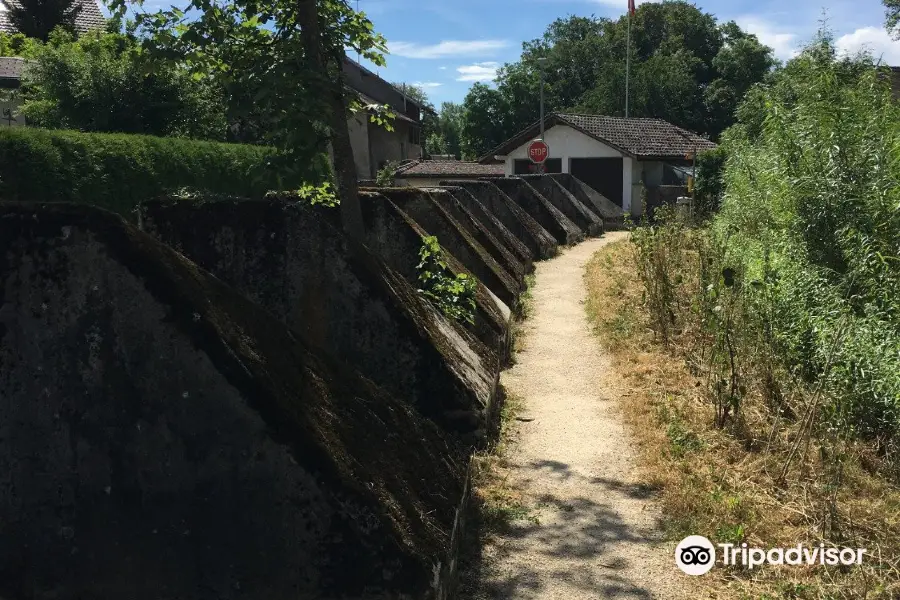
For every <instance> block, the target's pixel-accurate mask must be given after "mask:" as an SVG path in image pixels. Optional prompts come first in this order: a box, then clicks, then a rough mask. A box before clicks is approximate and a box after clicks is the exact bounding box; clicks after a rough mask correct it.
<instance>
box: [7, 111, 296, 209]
mask: <svg viewBox="0 0 900 600" xmlns="http://www.w3.org/2000/svg"><path fill="white" fill-rule="evenodd" d="M277 162H278V156H277V154H276V151H275V150H274V149H272V148H269V147H265V146H250V145H243V144H223V143H217V142H200V141H194V140H185V139H179V138H161V137H152V136H145V135H131V134H108V133H80V132H77V131H51V130H46V129H34V128H28V127H17V128H3V129H0V199H2V200H18V201H25V202H79V203H87V204H93V205H95V206H101V207H103V208H106V209H109V210H112V211H114V212H117V213H119V214H121V215H123V216H125V217H127V218H132V217H133V214H132V212H133V210H134V207H135V206H136V205H137V204H139V203H140V202H142V201H144V200H147V199H151V198H156V197H159V196H161V195H163V194H167V193H169V192H172V191H175V190H178V189H181V188H191V189H194V190H199V191H203V192H211V193H214V194H225V195H230V196H259V195H262V194H264V193H265V192H266V191H268V190H272V189H289V188H295V187H299V185H300V178H299V177H297V176H287V177H280V176H279V174H283V173H284V171H283V170H280V169H276V168H275V164H276V163H277Z"/></svg>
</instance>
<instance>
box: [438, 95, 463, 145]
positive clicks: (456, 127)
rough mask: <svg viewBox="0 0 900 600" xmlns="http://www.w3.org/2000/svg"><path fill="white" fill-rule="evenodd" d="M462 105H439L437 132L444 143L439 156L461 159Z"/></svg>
mask: <svg viewBox="0 0 900 600" xmlns="http://www.w3.org/2000/svg"><path fill="white" fill-rule="evenodd" d="M463 110H464V109H463V105H462V104H457V103H455V102H443V103H441V111H440V112H439V113H438V118H437V121H438V126H437V130H438V132H439V135H440V136H441V138H443V142H444V146H443V148H444V151H443V152H440V153H439V154H451V155H453V156H455V157H456V158H462V127H463Z"/></svg>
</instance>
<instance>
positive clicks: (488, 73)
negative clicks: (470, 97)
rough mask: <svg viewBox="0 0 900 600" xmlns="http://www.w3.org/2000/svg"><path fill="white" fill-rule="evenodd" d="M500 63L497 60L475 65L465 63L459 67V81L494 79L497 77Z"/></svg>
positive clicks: (457, 70)
mask: <svg viewBox="0 0 900 600" xmlns="http://www.w3.org/2000/svg"><path fill="white" fill-rule="evenodd" d="M499 68H500V63H496V62H480V63H475V64H474V65H463V66H462V67H457V68H456V72H457V73H459V77H457V78H456V80H457V81H493V80H494V79H495V78H496V77H497V69H499Z"/></svg>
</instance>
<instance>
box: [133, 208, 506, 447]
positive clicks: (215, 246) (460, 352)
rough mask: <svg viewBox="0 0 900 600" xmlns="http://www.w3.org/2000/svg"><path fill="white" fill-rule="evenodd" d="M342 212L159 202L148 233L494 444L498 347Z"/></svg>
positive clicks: (147, 216)
mask: <svg viewBox="0 0 900 600" xmlns="http://www.w3.org/2000/svg"><path fill="white" fill-rule="evenodd" d="M329 212H336V211H334V210H333V209H327V208H323V207H318V208H316V207H312V206H309V205H307V204H305V203H298V202H296V201H293V202H291V201H288V200H279V199H270V200H243V201H219V202H207V203H194V202H184V201H178V200H169V201H154V202H147V203H144V204H142V205H141V206H140V207H139V223H140V227H141V228H142V229H144V230H145V231H147V232H148V233H151V234H152V235H154V236H156V237H157V238H159V239H160V240H161V241H163V242H164V243H166V244H168V245H169V246H171V247H173V248H175V249H176V250H178V251H179V252H182V253H183V254H184V255H185V256H187V257H188V258H190V259H191V260H193V261H194V262H195V263H197V264H198V265H200V266H201V267H203V268H205V269H207V270H208V271H210V272H211V273H212V274H213V275H215V276H216V277H218V278H219V279H221V280H223V281H225V282H226V283H228V284H229V285H231V286H232V287H234V288H235V289H237V290H238V291H240V292H241V293H243V294H245V295H246V296H247V297H248V298H250V299H251V300H253V301H254V302H256V303H258V304H259V305H260V306H262V307H263V308H265V309H266V310H268V311H270V312H271V313H272V314H274V315H275V316H277V317H278V318H279V319H281V320H282V321H283V322H284V323H285V324H286V325H288V326H289V327H291V328H292V329H293V330H294V331H297V332H298V333H300V334H301V336H302V337H303V339H304V340H306V341H307V342H309V343H310V344H312V345H314V346H316V347H320V348H322V349H324V350H325V351H327V352H328V353H330V354H331V355H332V356H334V357H336V358H338V359H340V360H342V361H345V362H346V363H347V364H352V365H354V367H355V368H356V369H358V370H359V371H360V372H361V373H362V374H363V375H365V376H366V377H369V378H370V379H371V380H372V381H374V382H375V383H376V384H378V385H380V386H382V387H383V388H384V389H385V390H387V391H389V392H391V393H392V394H394V395H395V396H396V397H398V398H402V399H405V400H406V401H408V402H410V403H411V404H413V405H415V406H416V408H417V409H418V410H419V411H420V412H421V413H422V414H423V415H425V416H427V417H428V418H430V419H433V420H434V421H435V422H437V423H438V424H439V425H441V426H442V427H444V428H445V429H447V430H449V431H454V432H460V433H463V434H465V435H466V439H470V438H472V437H474V438H479V437H482V438H483V437H484V435H485V432H486V431H487V429H488V425H487V424H488V421H489V418H490V414H491V407H492V403H493V398H494V392H495V389H496V382H497V378H498V376H499V369H500V365H499V362H498V356H497V354H496V352H492V351H490V350H489V349H488V348H487V347H485V346H484V345H483V344H482V343H481V342H480V341H479V340H478V339H477V338H476V337H475V336H474V335H473V334H471V333H469V332H468V331H466V330H465V329H464V328H463V327H462V326H461V325H459V324H457V323H454V322H452V321H449V320H447V319H446V318H444V316H443V315H441V314H440V313H439V312H438V311H437V310H435V309H434V308H433V307H432V306H431V304H430V303H428V302H427V301H426V300H425V299H424V298H423V297H422V296H421V295H420V294H418V293H417V292H416V290H415V289H414V288H413V287H411V286H410V285H409V283H407V281H406V280H405V279H403V278H402V277H401V276H400V275H399V274H398V273H396V272H394V271H392V270H391V269H389V268H388V267H387V266H386V265H385V264H384V262H383V261H381V260H379V259H378V258H376V257H375V256H373V255H372V254H371V253H370V252H369V251H368V250H367V249H366V248H364V247H363V246H361V245H359V244H354V243H352V242H350V241H349V240H348V239H347V238H346V237H345V236H344V235H343V234H342V232H341V230H340V229H338V228H337V227H334V226H333V225H332V224H331V223H330V222H329V220H328V218H327V216H328V215H327V213H329Z"/></svg>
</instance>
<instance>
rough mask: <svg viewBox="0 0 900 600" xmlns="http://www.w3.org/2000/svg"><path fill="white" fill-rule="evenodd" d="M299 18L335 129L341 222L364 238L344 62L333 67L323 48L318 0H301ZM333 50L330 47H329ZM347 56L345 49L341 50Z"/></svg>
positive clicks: (308, 57) (333, 139)
mask: <svg viewBox="0 0 900 600" xmlns="http://www.w3.org/2000/svg"><path fill="white" fill-rule="evenodd" d="M297 1H298V8H297V20H298V22H299V25H300V30H301V35H302V37H303V51H304V54H305V60H306V63H307V65H308V66H309V68H310V70H311V72H312V73H314V74H315V75H316V77H315V79H317V80H319V81H320V82H321V85H322V88H323V91H324V93H325V100H326V107H327V109H328V115H329V117H328V125H329V127H330V129H331V148H332V156H333V158H332V160H333V164H334V175H335V180H336V181H335V183H336V184H337V193H338V198H340V200H341V221H342V223H343V225H344V231H345V232H346V233H347V234H348V235H349V236H350V237H352V238H354V239H357V240H362V239H363V237H364V236H365V233H366V231H365V224H364V223H363V218H362V208H361V206H360V202H359V186H358V183H357V180H356V163H355V162H354V160H353V147H352V146H351V145H350V129H349V127H348V126H347V104H346V101H345V97H344V84H343V81H344V80H343V65H342V64H341V63H340V62H338V64H337V65H335V66H334V67H333V69H334V71H335V72H336V73H332V72H331V71H332V70H331V69H329V64H328V62H329V56H330V55H331V53H330V52H326V49H325V48H323V40H322V32H321V30H320V29H319V10H318V6H317V4H316V2H317V0H297ZM329 50H330V49H329ZM338 54H339V55H340V56H343V48H342V49H340V51H339V53H338Z"/></svg>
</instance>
